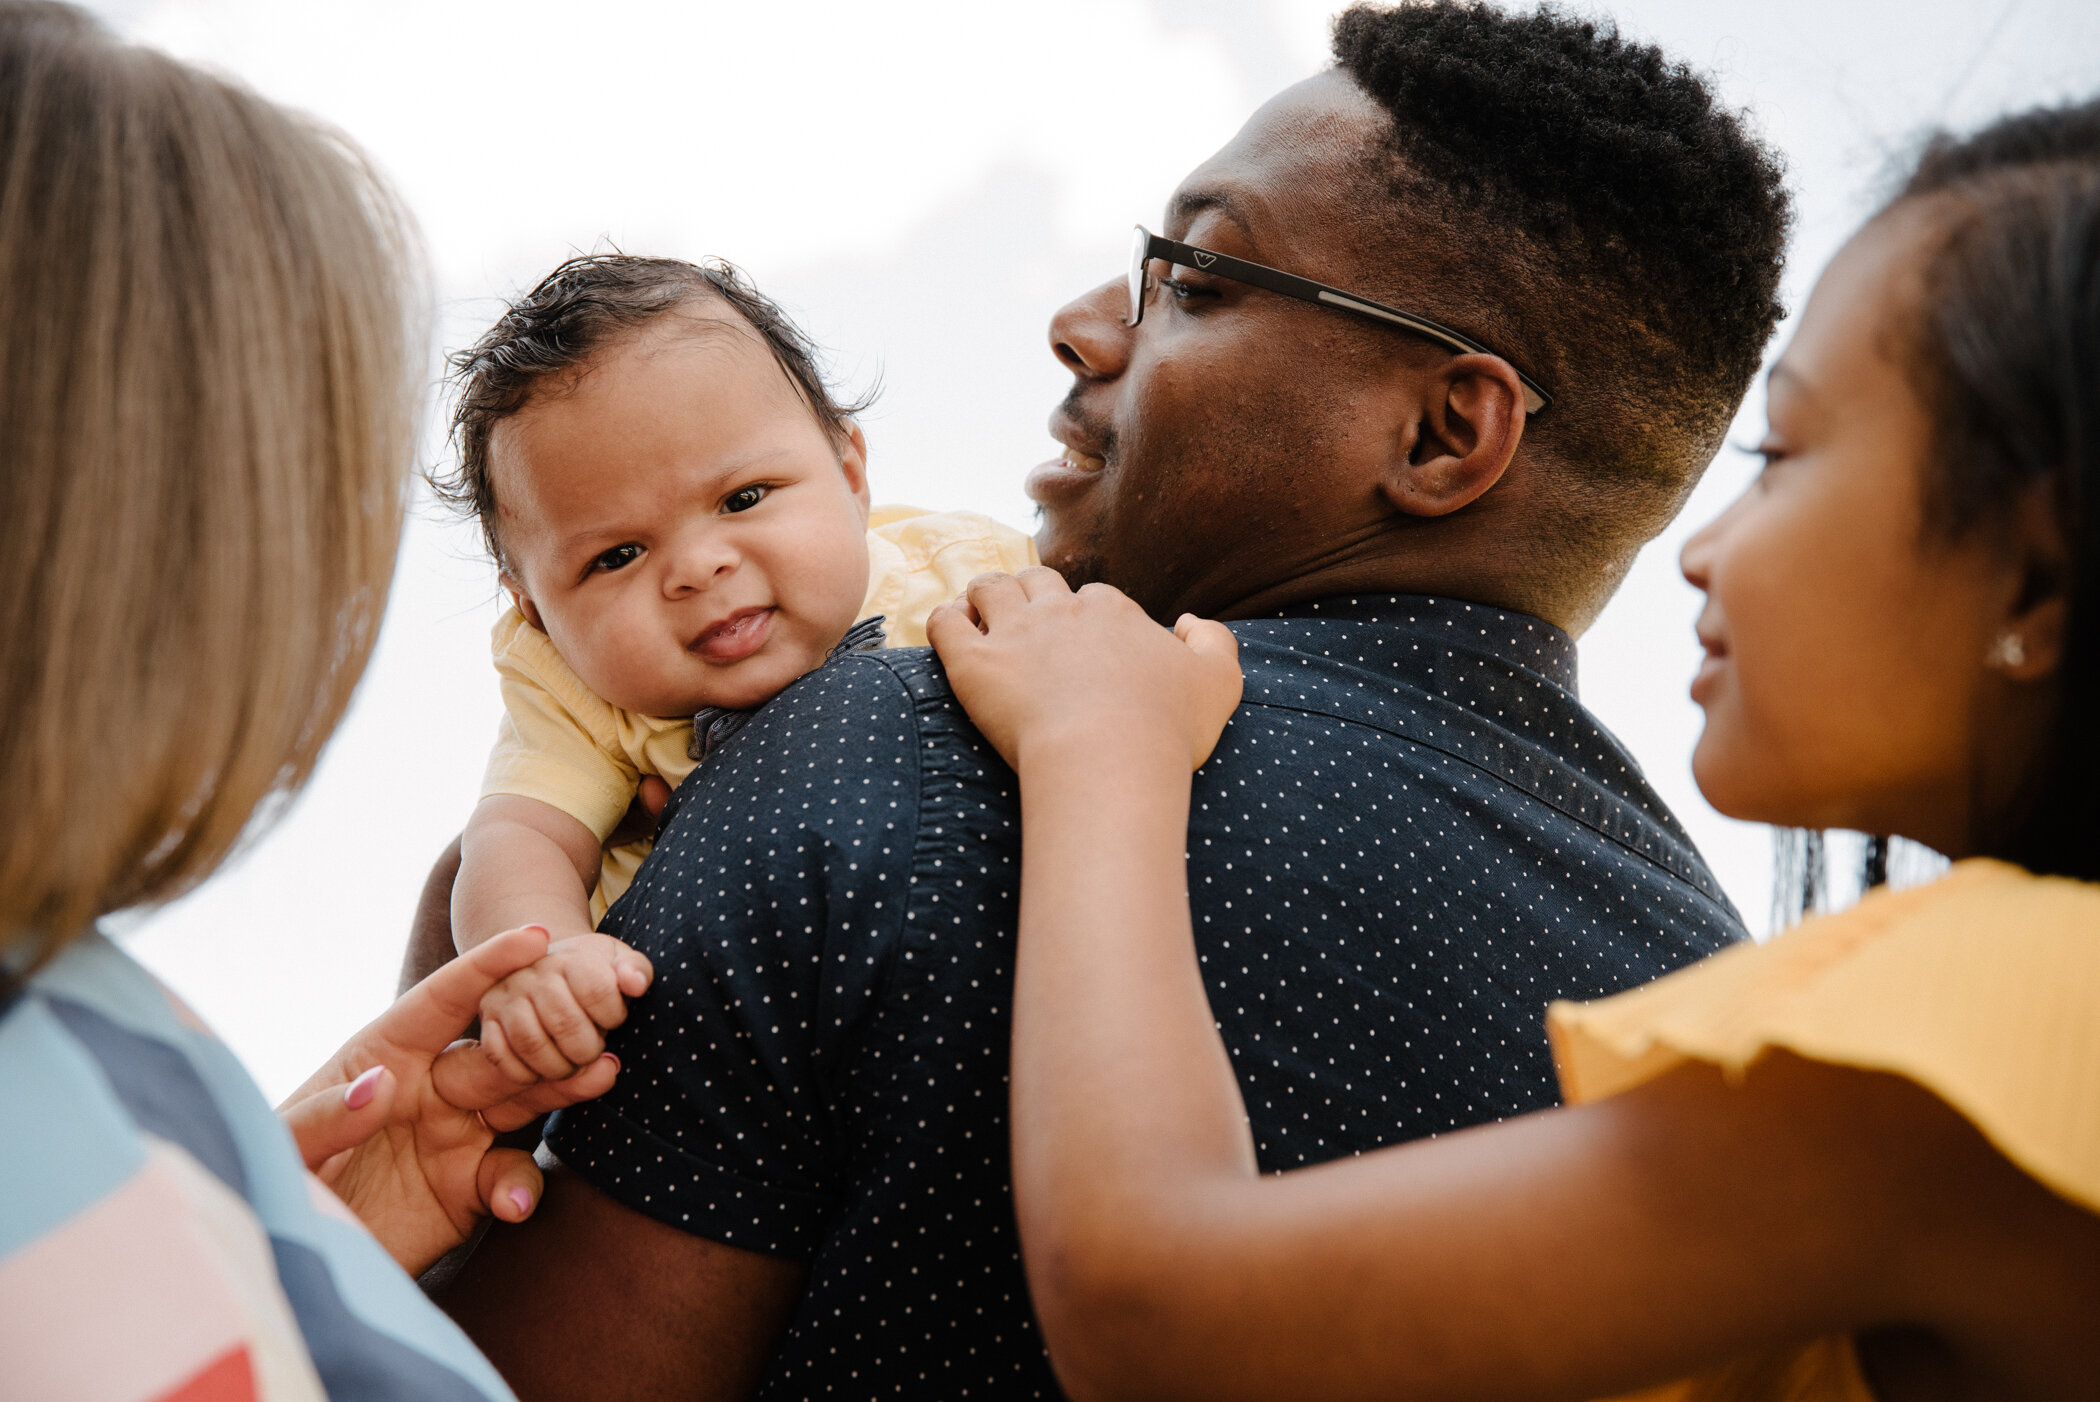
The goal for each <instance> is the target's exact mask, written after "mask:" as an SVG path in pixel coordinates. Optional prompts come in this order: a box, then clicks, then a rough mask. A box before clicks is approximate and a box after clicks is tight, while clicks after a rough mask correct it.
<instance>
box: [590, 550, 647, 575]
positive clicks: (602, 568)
mask: <svg viewBox="0 0 2100 1402" xmlns="http://www.w3.org/2000/svg"><path fill="white" fill-rule="evenodd" d="M641 558H642V547H641V546H639V545H635V544H633V543H632V542H629V543H628V544H626V545H615V546H614V547H613V548H612V549H610V550H608V551H606V552H604V553H603V554H601V555H599V556H598V557H597V558H596V559H594V560H592V561H591V571H592V573H594V574H596V573H601V572H602V573H605V574H611V573H612V572H613V571H614V570H624V569H626V568H627V567H628V566H629V565H631V564H633V563H634V562H635V561H636V560H639V559H641Z"/></svg>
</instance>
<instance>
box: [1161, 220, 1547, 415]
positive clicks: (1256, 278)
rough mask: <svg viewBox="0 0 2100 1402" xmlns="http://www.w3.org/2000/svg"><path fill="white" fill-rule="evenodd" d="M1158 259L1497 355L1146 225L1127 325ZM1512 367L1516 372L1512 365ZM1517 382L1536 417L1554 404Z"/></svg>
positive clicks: (1430, 324) (1377, 305) (1525, 381)
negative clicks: (1148, 268)
mask: <svg viewBox="0 0 2100 1402" xmlns="http://www.w3.org/2000/svg"><path fill="white" fill-rule="evenodd" d="M1155 258H1158V259H1160V260H1161V261H1163V262H1168V263H1178V264H1179V265H1181V266H1182V267H1184V268H1194V269H1195V270H1196V271H1197V272H1200V273H1209V274H1211V275H1212V276H1214V277H1222V278H1230V279H1231V280H1232V281H1234V282H1244V283H1246V284H1248V285H1249V286H1251V287H1261V288H1266V289H1267V290H1269V291H1271V292H1280V293H1282V294H1283V295H1284V296H1286V297H1296V298H1298V299H1299V300H1300V301H1304V302H1317V303H1319V304H1320V305H1322V306H1328V307H1338V308H1340V309H1341V310H1343V311H1345V312H1354V313H1355V314H1356V315H1358V316H1361V317H1365V318H1368V319H1369V320H1372V321H1382V322H1385V323H1386V324H1387V325H1389V326H1397V327H1399V328H1400V329H1401V330H1403V331H1412V332H1414V333H1415V334H1416V335H1417V336H1424V337H1427V338H1428V339H1429V340H1432V341H1435V342H1436V343H1437V344H1438V345H1440V346H1444V347H1446V348H1448V349H1449V350H1451V351H1452V352H1453V353H1455V354H1458V355H1469V354H1470V355H1495V352H1494V351H1491V350H1489V349H1488V348H1487V347H1486V346H1483V345H1482V344H1480V342H1478V341H1476V340H1474V339H1473V338H1472V337H1471V336H1467V335H1464V334H1462V333H1461V332H1457V331H1453V330H1452V329H1451V328H1450V327H1448V326H1445V325H1443V324H1442V323H1441V322H1435V321H1431V320H1430V319H1429V318H1428V317H1426V316H1416V315H1415V314H1414V313H1413V312H1403V311H1401V310H1400V309H1399V308H1398V307H1389V306H1387V305H1385V304H1384V303H1383V302H1374V301H1372V300H1371V299H1370V298H1368V297H1359V296H1357V295H1356V294H1355V293H1353V292H1344V291H1342V290H1341V289H1340V288H1338V287H1329V286H1327V284H1325V283H1322V282H1314V281H1313V280H1312V279H1311V278H1303V277H1298V276H1296V275H1294V274H1292V273H1286V272H1280V271H1278V270H1277V269H1275V268H1270V267H1264V266H1263V265H1262V264H1260V263H1249V262H1247V261H1246V260H1245V259H1241V258H1234V257H1231V256H1229V255H1227V254H1223V253H1213V252H1211V251H1210V250H1209V249H1207V248H1197V247H1195V246H1194V245H1192V244H1186V243H1176V242H1175V241H1174V240H1172V239H1169V238H1161V237H1160V236H1159V235H1158V234H1155V233H1153V232H1152V231H1151V230H1150V229H1148V228H1146V227H1145V226H1144V225H1143V224H1140V225H1138V226H1137V237H1136V238H1135V239H1134V240H1133V241H1132V243H1131V246H1130V313H1129V315H1128V316H1126V317H1125V318H1124V324H1125V325H1126V326H1135V325H1137V324H1138V323H1139V322H1140V321H1143V320H1144V319H1145V292H1146V286H1147V279H1146V276H1145V268H1146V266H1147V265H1148V264H1150V263H1151V261H1152V260H1153V259H1155ZM1496 359H1498V360H1506V359H1508V357H1506V356H1496ZM1510 368H1511V369H1512V370H1515V369H1516V367H1515V366H1514V365H1512V366H1511V367H1510ZM1517 380H1518V382H1519V383H1520V384H1522V385H1523V387H1524V412H1525V413H1527V414H1536V413H1537V412H1538V411H1539V410H1541V409H1543V408H1545V407H1546V406H1547V405H1549V404H1551V403H1552V402H1553V396H1552V395H1550V394H1548V393H1546V391H1545V390H1544V389H1542V388H1541V387H1540V386H1539V385H1538V383H1537V382H1536V381H1534V380H1533V379H1532V378H1531V376H1529V375H1527V374H1525V373H1524V372H1523V371H1522V370H1517Z"/></svg>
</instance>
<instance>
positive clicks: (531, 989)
mask: <svg viewBox="0 0 2100 1402" xmlns="http://www.w3.org/2000/svg"><path fill="white" fill-rule="evenodd" d="M599 860H600V853H599V848H598V839H597V837H596V836H595V835H594V834H593V833H592V832H591V830H590V829H589V828H587V827H585V826H584V825H583V824H582V823H580V822H578V821H577V820H576V819H575V818H573V817H571V816H569V815H568V814H567V813H564V812H562V811H561V810H560V809H558V808H556V807H554V806H553V805H552V804H547V803H542V802H540V801H539V800H537V799H531V798H524V797H521V796H518V795H516V794H491V795H489V796H488V797H487V798H484V799H482V800H481V802H480V803H479V804H477V805H476V806H475V809H474V815H473V817H471V818H469V819H468V820H467V830H466V833H465V834H464V836H462V837H461V839H460V868H459V879H458V881H457V882H455V883H454V885H453V888H452V929H453V939H454V941H455V943H457V944H458V946H459V948H460V949H461V950H462V951H465V950H469V949H472V948H473V947H474V946H475V945H477V944H479V943H481V942H482V941H483V940H485V939H488V938H490V937H491V936H493V935H496V934H498V933H500V932H502V931H504V930H508V929H514V928H516V927H517V926H520V925H539V926H541V927H543V928H545V929H546V930H547V931H548V932H549V933H550V934H552V935H553V937H554V939H553V942H552V943H551V944H549V945H548V947H547V953H546V956H545V957H544V958H542V959H541V960H540V961H539V962H538V963H536V964H534V965H532V966H531V967H530V968H527V969H521V970H520V971H518V972H517V973H514V974H512V975H511V976H510V977H509V978H506V979H504V980H503V981H502V982H501V983H499V984H497V985H496V987H495V988H493V989H491V990H490V991H489V993H488V994H487V996H485V997H484V998H483V999H482V1000H481V1024H482V1026H481V1039H482V1043H483V1045H484V1046H485V1047H486V1048H487V1050H488V1053H489V1055H490V1057H491V1058H492V1059H493V1060H494V1061H495V1062H496V1063H497V1064H498V1065H499V1066H501V1067H502V1068H503V1069H504V1071H505V1072H506V1073H508V1074H509V1075H511V1076H512V1077H513V1078H514V1079H516V1080H518V1081H519V1082H520V1083H524V1082H529V1081H532V1080H535V1079H539V1078H546V1079H549V1080H560V1079H562V1078H563V1077H566V1076H568V1075H571V1074H573V1072H574V1071H575V1069H576V1068H577V1067H579V1066H588V1065H590V1064H591V1063H592V1062H593V1061H595V1060H596V1059H597V1057H598V1054H599V1053H600V1052H602V1051H603V1050H604V1049H605V1038H604V1032H605V1030H606V1029H609V1028H613V1027H618V1026H619V1025H620V1024H621V1023H622V1022H624V1021H626V1020H627V1005H626V999H628V998H632V997H635V996H636V995H638V994H640V993H641V992H642V991H643V990H645V989H647V988H648V986H649V981H650V978H651V977H652V974H653V971H652V970H651V969H650V967H649V961H648V960H647V959H646V958H644V957H643V956H642V955H640V954H638V953H636V952H635V951H634V950H632V949H630V948H628V947H627V946H626V945H624V944H622V943H621V942H620V941H618V940H616V939H614V938H612V937H611V936H610V935H601V934H597V933H595V932H593V931H592V929H591V913H590V903H589V898H590V891H591V887H592V886H594V885H595V884H596V883H597V880H598V864H599Z"/></svg>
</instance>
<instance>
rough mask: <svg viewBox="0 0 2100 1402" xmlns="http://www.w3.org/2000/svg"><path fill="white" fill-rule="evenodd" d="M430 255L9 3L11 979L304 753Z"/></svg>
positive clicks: (225, 124)
mask: <svg viewBox="0 0 2100 1402" xmlns="http://www.w3.org/2000/svg"><path fill="white" fill-rule="evenodd" d="M419 266H420V260H419V259H418V258H417V257H416V256H415V249H414V239H413V235H412V232H411V230H410V226H409V223H408V221H407V219H406V217H405V215H404V214H403V212H402V210H401V209H400V207H399V206H398V205H397V203H396V202H395V200H394V198H393V196H392V195H391V194H390V193H389V192H388V190H387V188H386V187H385V185H384V184H383V183H382V182H381V181H380V180H379V179H378V178H377V176H376V175H375V174H374V173H373V171H372V170H371V168H370V167H369V166H368V165H367V164H366V163H365V161H364V159H363V158H362V157H361V156H360V155H359V153H358V152H357V151H356V150H355V149H354V148H353V147H351V145H350V144H349V143H348V142H347V141H346V140H345V139H343V138H342V137H340V136H339V135H336V134H335V133H333V132H330V131H328V130H326V129H324V128H322V127H321V126H320V125H318V124H317V123H315V122H313V121H311V120H309V119H307V118H305V117H302V116H299V115H297V114H294V113H291V112H287V111H285V110H283V109H281V108H279V107H277V106H275V105H273V104H271V103H269V102H266V101H264V100H263V99H261V98H259V97H257V96H255V95H254V94H252V93H249V92H246V91H244V90H243V89H241V88H239V87H237V86H234V85H233V84H231V83H229V82H226V81H224V80H221V79H218V78H214V77H211V76H208V75H206V74H203V73H200V72H197V71H196V70H194V69H191V68H189V67H186V66H184V65H183V64H180V63H177V62H175V61H174V60H172V59H169V58H167V57H165V56H163V55H160V54H157V53H153V52H151V51H149V50H145V49H141V48H137V47H133V46H130V45H126V44H123V43H120V42H118V41H117V40H116V39H114V38H113V37H112V36H111V35H109V34H108V33H107V32H106V31H104V30H103V29H102V28H101V27H100V26H99V25H98V24H96V23H95V22H94V21H93V20H90V19H89V18H87V17H86V16H84V15H82V14H81V13H80V12H78V11H76V10H72V9H69V8H67V7H64V6H60V5H29V4H4V5H0V298H4V311H0V795H4V797H0V813H4V817H0V823H4V824H5V827H4V834H5V835H4V839H0V975H5V978H4V979H0V982H11V981H13V980H14V979H17V978H19V977H20V976H21V975H22V974H23V973H25V972H26V971H28V970H29V969H31V968H34V967H35V966H36V965H38V964H40V963H41V962H43V961H44V960H45V959H47V958H49V957H50V956H51V955H52V954H53V953H55V952H56V951H57V950H58V949H60V948H61V947H63V945H64V944H65V943H66V942H67V941H68V940H69V939H71V938H73V937H74V936H75V935H77V934H78V933H79V932H80V931H82V930H83V929H85V928H86V927H87V926H88V925H89V924H91V923H92V921H93V920H94V918H95V917H96V916H98V915H100V914H102V913H104V912H107V911H111V910H116V909H120V908H122V907H126V906H134V905H139V904H141V903H146V902H153V901H162V900H166V899H168V898H170V897H172V896H174V895H177V894H179V893H181V892H182V891H184V890H186V889H188V888H189V887H190V886H192V885H194V884H195V883H196V882H197V881H198V880H200V879H201V878H202V877H204V876H205V875H206V874H207V873H208V872H210V871H211V870H212V868H213V867H215V866H216V865H217V864H218V863H219V862H220V861H221V860H223V859H224V858H225V856H226V855H227V853H228V852H229V851H230V850H232V848H233V846H234V845H235V843H236V841H237V840H238V839H239V838H240V837H241V835H242V833H243V832H244V831H247V832H252V831H253V830H254V829H255V827H257V826H259V823H258V822H254V821H251V820H255V819H256V817H257V810H258V809H259V808H262V809H263V813H264V816H265V817H267V816H268V815H269V814H270V813H273V812H275V811H276V809H277V808H279V807H281V800H282V799H283V798H285V797H287V796H289V795H290V794H291V793H292V792H294V791H295V790H296V789H298V787H299V786H300V785H301V784H302V783H304V782H305V780H306V778H307V777H308V775H309V774H310V773H311V772H312V770H313V767H314V762H315V759H316V758H317V756H318V755H319V753H320V750H321V746H322V744H323V742H324V741H326V740H327V738H328V735H329V733H330V732H331V731H333V730H334V729H335V726H336V723H337V722H338V721H339V720H340V719H341V718H342V714H343V710H344V708H345V706H346V705H347V704H348V703H349V699H350V694H351V691H352V688H353V687H354V686H355V685H356V682H357V678H358V675H359V674H360V673H361V672H362V671H363V670H364V666H365V662H366V659H367V658H368V657H369V656H370V654H371V651H372V644H373V639H374V636H375V635H376V633H377V632H378V628H379V622H380V617H381V613H382V611H383V608H384V605H385V599H386V591H387V584H388V581H389V579H390V577H391V575H392V572H393V566H394V555H395V550H396V547H397V545H398V543H399V540H400V534H401V520H402V510H403V504H404V497H403V494H404V491H405V489H406V482H407V468H408V466H409V461H410V458H411V456H412V454H413V451H414V440H415V433H416V419H417V406H418V403H419V399H420V386H421V382H422V381H423V379H424V378H425V376H426V374H427V368H428V367H427V364H426V358H425V357H426V352H427V346H426V344H425V337H424V333H423V325H424V322H423V307H424V303H423V298H422V296H421V294H420V285H419V282H418V281H417V279H416V277H415V274H414V270H415V269H416V268H418V267H419ZM273 799H276V800H280V802H278V803H274V804H272V803H270V800H273ZM266 805H267V806H266ZM288 918H289V917H288Z"/></svg>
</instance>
